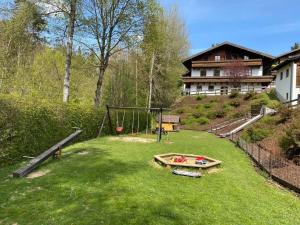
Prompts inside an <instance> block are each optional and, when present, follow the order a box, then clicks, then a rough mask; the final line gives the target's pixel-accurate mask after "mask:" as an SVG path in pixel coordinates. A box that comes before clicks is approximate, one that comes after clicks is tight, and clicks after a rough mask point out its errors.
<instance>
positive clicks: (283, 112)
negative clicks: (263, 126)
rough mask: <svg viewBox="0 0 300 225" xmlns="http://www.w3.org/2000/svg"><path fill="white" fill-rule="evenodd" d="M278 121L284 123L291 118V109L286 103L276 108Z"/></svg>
mask: <svg viewBox="0 0 300 225" xmlns="http://www.w3.org/2000/svg"><path fill="white" fill-rule="evenodd" d="M278 112H279V117H280V122H282V123H285V122H287V121H288V120H290V119H291V118H292V109H291V108H289V107H287V106H286V105H281V106H280V107H279V109H278Z"/></svg>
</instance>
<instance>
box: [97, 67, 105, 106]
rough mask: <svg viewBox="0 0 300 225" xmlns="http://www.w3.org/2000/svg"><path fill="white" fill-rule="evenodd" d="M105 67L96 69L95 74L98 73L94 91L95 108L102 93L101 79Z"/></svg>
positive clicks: (98, 104)
mask: <svg viewBox="0 0 300 225" xmlns="http://www.w3.org/2000/svg"><path fill="white" fill-rule="evenodd" d="M105 69H106V68H105V67H102V66H101V67H98V68H97V73H98V81H97V87H96V91H95V106H96V107H99V106H100V98H101V92H102V84H103V77H104V73H105Z"/></svg>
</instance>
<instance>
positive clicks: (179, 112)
mask: <svg viewBox="0 0 300 225" xmlns="http://www.w3.org/2000/svg"><path fill="white" fill-rule="evenodd" d="M182 113H184V109H183V108H179V109H176V114H182Z"/></svg>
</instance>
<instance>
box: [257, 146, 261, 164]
mask: <svg viewBox="0 0 300 225" xmlns="http://www.w3.org/2000/svg"><path fill="white" fill-rule="evenodd" d="M257 147H258V163H259V164H261V163H260V147H259V145H257Z"/></svg>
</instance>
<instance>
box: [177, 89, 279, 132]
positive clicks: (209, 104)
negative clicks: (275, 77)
mask: <svg viewBox="0 0 300 225" xmlns="http://www.w3.org/2000/svg"><path fill="white" fill-rule="evenodd" d="M261 105H266V106H268V107H270V108H278V107H279V105H280V103H279V102H278V100H277V98H276V94H275V92H274V91H273V90H271V91H270V92H267V93H262V94H256V93H254V92H249V93H247V94H243V95H242V94H238V93H232V94H231V95H227V96H225V95H222V96H205V95H198V96H185V97H182V98H180V99H179V100H178V101H177V102H176V103H175V104H174V105H173V107H172V108H173V112H172V113H175V114H178V115H180V117H181V121H182V122H181V123H182V127H183V128H185V129H195V130H205V129H208V128H209V127H210V126H211V125H216V124H218V123H221V122H224V121H225V120H231V119H238V118H242V117H245V116H246V115H248V114H249V113H250V112H251V106H252V107H255V106H261Z"/></svg>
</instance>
